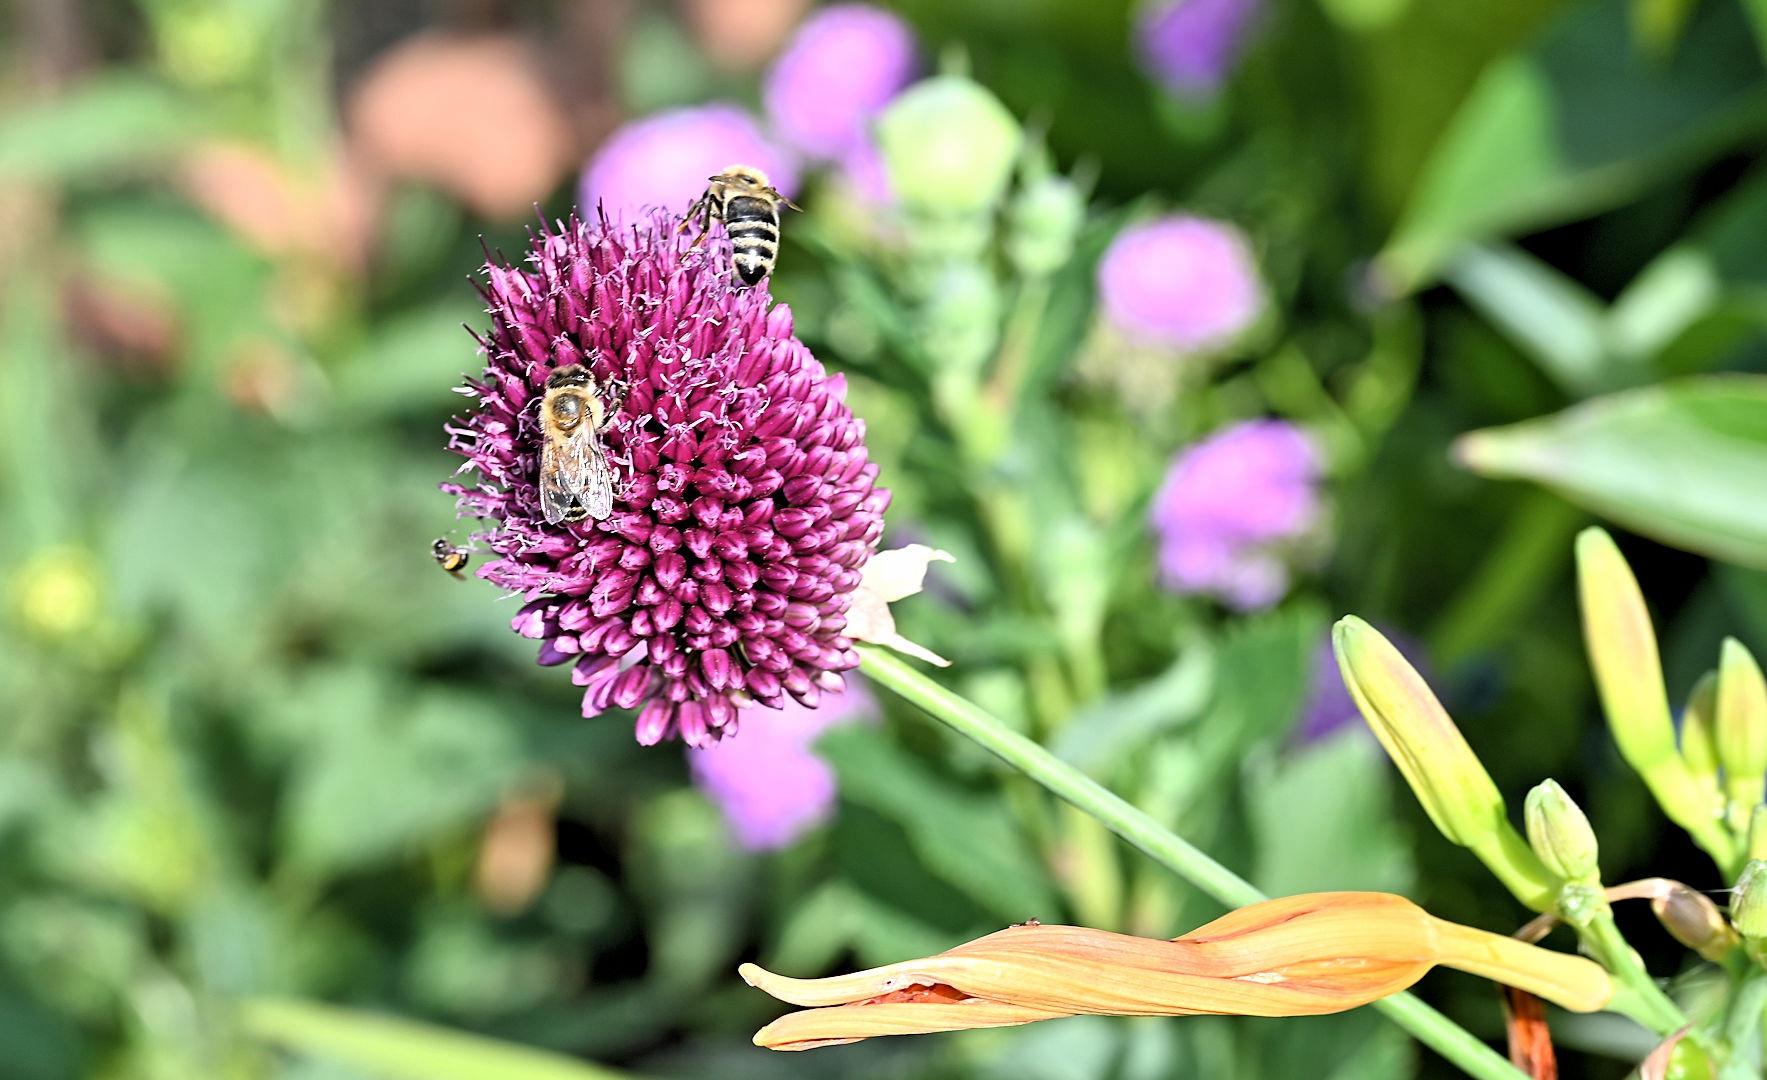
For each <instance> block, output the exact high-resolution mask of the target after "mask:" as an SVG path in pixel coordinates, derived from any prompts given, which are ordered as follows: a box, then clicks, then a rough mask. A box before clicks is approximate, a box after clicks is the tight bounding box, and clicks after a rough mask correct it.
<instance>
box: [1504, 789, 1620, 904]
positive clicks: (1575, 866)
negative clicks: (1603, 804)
mask: <svg viewBox="0 0 1767 1080" xmlns="http://www.w3.org/2000/svg"><path fill="white" fill-rule="evenodd" d="M1522 813H1523V817H1524V819H1525V820H1526V822H1527V827H1528V843H1529V845H1531V846H1532V847H1533V849H1534V853H1535V854H1536V855H1538V856H1540V861H1541V862H1543V863H1545V864H1546V868H1547V869H1548V870H1550V871H1552V872H1553V873H1555V874H1557V875H1558V876H1559V877H1561V878H1563V879H1564V880H1566V881H1585V882H1590V881H1597V880H1599V879H1600V876H1601V872H1600V868H1599V867H1598V866H1597V865H1596V853H1597V848H1596V843H1595V830H1594V829H1591V828H1590V827H1589V819H1588V818H1587V817H1585V816H1583V811H1582V809H1581V808H1579V807H1578V806H1577V804H1576V803H1574V802H1572V801H1571V797H1570V796H1569V795H1566V794H1565V789H1564V788H1561V787H1559V786H1558V781H1556V780H1545V781H1542V782H1541V783H1540V784H1539V786H1537V787H1535V788H1534V790H1532V791H1530V792H1528V798H1527V802H1526V803H1524V804H1523V807H1522Z"/></svg>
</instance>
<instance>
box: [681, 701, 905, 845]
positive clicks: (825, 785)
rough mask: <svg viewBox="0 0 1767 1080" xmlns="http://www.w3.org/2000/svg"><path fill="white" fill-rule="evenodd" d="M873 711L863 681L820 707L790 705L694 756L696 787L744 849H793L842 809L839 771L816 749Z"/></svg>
mask: <svg viewBox="0 0 1767 1080" xmlns="http://www.w3.org/2000/svg"><path fill="white" fill-rule="evenodd" d="M873 709H874V705H873V702H872V700H871V695H870V694H869V693H868V692H866V690H865V688H864V686H863V685H862V684H859V683H857V682H849V683H848V685H847V690H846V692H845V693H843V694H841V695H839V696H836V697H824V698H823V699H822V703H821V704H820V705H818V706H817V707H816V708H814V709H806V708H804V707H803V706H802V705H799V704H797V703H796V702H788V703H787V704H786V706H785V708H784V709H782V710H780V712H779V714H778V715H776V716H769V717H768V718H767V722H766V723H765V724H751V725H749V726H748V727H747V728H745V729H744V730H743V734H742V737H741V738H740V739H726V740H724V741H723V742H721V743H719V744H718V745H716V746H708V747H706V748H704V749H702V750H689V751H688V752H687V763H688V765H689V767H690V768H691V769H692V771H693V780H694V783H696V784H698V785H699V786H700V787H701V788H702V789H703V790H704V791H705V792H706V794H707V795H709V796H711V798H712V801H714V802H716V803H717V804H718V808H719V809H720V810H722V811H723V812H724V819H725V820H726V821H728V822H729V823H730V828H731V830H732V831H733V832H735V833H736V840H737V842H738V843H740V844H741V845H742V846H743V847H745V848H748V849H749V850H750V851H774V850H777V849H779V848H783V847H787V846H789V845H790V844H791V843H792V842H793V841H795V840H797V838H798V837H800V836H802V835H803V834H804V833H805V832H807V831H809V830H810V829H811V828H813V827H815V826H816V825H818V824H820V823H821V822H823V821H825V820H827V818H828V814H829V812H830V811H831V810H833V809H834V802H835V778H834V770H833V769H831V768H829V766H828V762H826V761H824V760H822V758H821V757H819V756H817V754H816V751H815V750H814V749H813V744H814V743H815V742H816V739H817V737H818V736H820V735H821V734H822V733H823V732H824V731H826V730H828V729H829V728H831V727H833V726H835V725H836V724H842V723H846V722H848V721H851V720H855V719H858V718H860V717H862V716H865V715H868V714H870V713H871V712H872V711H873Z"/></svg>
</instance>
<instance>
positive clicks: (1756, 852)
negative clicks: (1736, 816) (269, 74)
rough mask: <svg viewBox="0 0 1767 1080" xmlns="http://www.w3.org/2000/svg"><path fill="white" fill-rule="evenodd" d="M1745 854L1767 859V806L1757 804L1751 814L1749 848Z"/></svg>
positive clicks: (1748, 856)
mask: <svg viewBox="0 0 1767 1080" xmlns="http://www.w3.org/2000/svg"><path fill="white" fill-rule="evenodd" d="M1743 856H1744V857H1745V858H1749V859H1767V806H1757V807H1755V809H1754V810H1753V811H1751V812H1750V814H1749V834H1748V850H1747V851H1745V852H1743Z"/></svg>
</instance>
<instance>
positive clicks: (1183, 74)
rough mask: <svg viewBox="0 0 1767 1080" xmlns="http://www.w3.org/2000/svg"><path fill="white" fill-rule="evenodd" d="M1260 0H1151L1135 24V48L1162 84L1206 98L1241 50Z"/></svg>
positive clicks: (1230, 72) (1221, 80) (1243, 48)
mask: <svg viewBox="0 0 1767 1080" xmlns="http://www.w3.org/2000/svg"><path fill="white" fill-rule="evenodd" d="M1263 6H1264V5H1263V0H1156V2H1154V3H1151V4H1148V5H1146V6H1145V7H1143V8H1142V9H1141V15H1140V17H1139V18H1138V19H1137V20H1136V23H1135V52H1136V55H1137V56H1138V57H1139V58H1140V60H1141V65H1142V67H1143V69H1145V70H1146V71H1147V73H1148V74H1149V75H1151V76H1153V78H1154V79H1156V80H1158V82H1159V83H1160V85H1162V86H1164V87H1165V88H1166V89H1168V90H1170V91H1172V92H1174V93H1177V94H1182V95H1184V96H1187V97H1207V96H1209V95H1212V94H1213V93H1214V92H1215V91H1216V90H1218V89H1220V87H1221V84H1222V83H1223V82H1225V81H1226V79H1227V76H1228V75H1230V74H1232V72H1233V69H1234V67H1235V66H1236V65H1237V64H1238V63H1239V58H1240V56H1241V54H1243V53H1244V52H1245V47H1246V44H1247V42H1248V41H1249V40H1250V39H1251V31H1252V29H1253V25H1254V23H1255V22H1256V20H1257V18H1258V16H1259V15H1260V14H1261V13H1262V10H1263Z"/></svg>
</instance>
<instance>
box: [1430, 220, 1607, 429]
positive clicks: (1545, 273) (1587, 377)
mask: <svg viewBox="0 0 1767 1080" xmlns="http://www.w3.org/2000/svg"><path fill="white" fill-rule="evenodd" d="M1443 277H1444V278H1445V279H1446V280H1447V282H1448V283H1449V284H1450V285H1453V286H1454V289H1455V291H1457V292H1459V293H1460V295H1461V296H1462V297H1464V298H1465V299H1466V302H1467V304H1468V305H1470V306H1471V307H1472V308H1474V309H1475V310H1477V311H1478V312H1479V313H1480V314H1481V315H1483V316H1484V317H1485V318H1487V319H1489V320H1490V321H1491V323H1492V324H1493V325H1494V326H1496V327H1497V328H1498V329H1500V330H1502V331H1503V333H1504V335H1505V336H1507V337H1508V338H1509V339H1510V340H1511V341H1513V342H1514V343H1515V344H1516V346H1517V347H1518V348H1520V349H1521V350H1522V352H1524V353H1526V354H1527V355H1528V356H1529V357H1530V358H1531V359H1532V360H1533V361H1534V362H1535V363H1536V364H1538V365H1539V367H1540V370H1541V371H1543V372H1545V373H1546V375H1547V376H1548V377H1550V378H1551V379H1552V380H1553V381H1554V382H1556V383H1557V384H1558V385H1559V386H1560V387H1561V388H1562V389H1564V390H1565V391H1567V392H1569V393H1572V394H1576V395H1578V396H1583V395H1587V394H1590V393H1594V392H1595V391H1597V390H1599V389H1601V387H1602V383H1603V381H1604V374H1605V372H1606V369H1607V368H1608V366H1609V356H1608V349H1607V344H1606V326H1605V320H1606V314H1607V313H1606V311H1605V310H1604V309H1603V307H1602V304H1601V301H1600V300H1598V299H1597V298H1596V297H1595V296H1593V295H1592V294H1591V293H1590V292H1589V291H1588V290H1586V289H1584V288H1583V287H1582V286H1581V285H1579V284H1577V283H1576V282H1575V281H1572V280H1571V279H1570V278H1568V277H1566V276H1565V275H1563V274H1561V273H1559V272H1558V271H1557V270H1554V269H1553V268H1552V267H1550V266H1548V265H1546V264H1545V263H1543V262H1541V261H1540V260H1538V259H1536V258H1534V257H1533V256H1532V255H1529V254H1528V253H1527V252H1525V251H1523V250H1521V249H1520V248H1516V247H1509V246H1484V245H1476V244H1475V245H1469V246H1467V247H1465V248H1463V249H1461V251H1460V253H1459V254H1457V255H1456V256H1455V257H1454V258H1453V259H1452V260H1450V261H1449V263H1448V264H1447V266H1446V267H1445V268H1444V270H1443Z"/></svg>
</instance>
